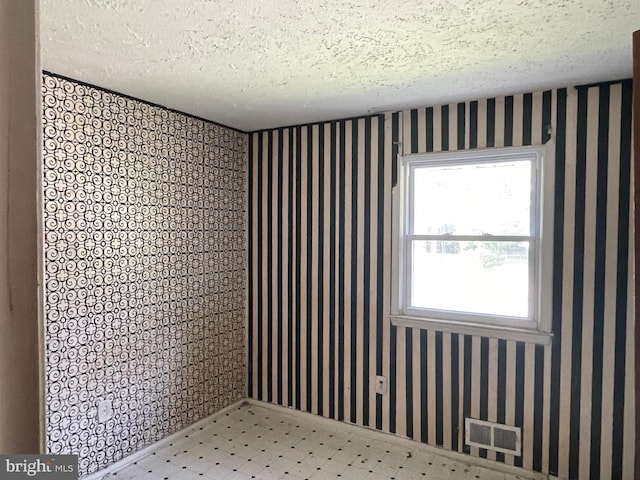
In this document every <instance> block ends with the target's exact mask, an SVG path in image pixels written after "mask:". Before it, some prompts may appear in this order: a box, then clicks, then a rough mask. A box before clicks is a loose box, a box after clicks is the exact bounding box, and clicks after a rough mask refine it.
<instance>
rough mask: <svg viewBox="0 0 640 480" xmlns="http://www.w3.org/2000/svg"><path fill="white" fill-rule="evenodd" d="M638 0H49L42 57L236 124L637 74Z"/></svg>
mask: <svg viewBox="0 0 640 480" xmlns="http://www.w3.org/2000/svg"><path fill="white" fill-rule="evenodd" d="M639 21H640V2H637V1H635V0H605V1H603V0H521V1H517V2H515V1H505V0H487V1H483V2H477V1H473V0H432V1H429V2H425V1H423V0H395V1H388V0H362V1H355V0H336V1H329V0H304V1H303V0H277V1H263V0H243V1H237V2H236V1H233V2H223V1H212V0H185V1H182V2H178V3H176V2H174V1H170V0H136V1H135V2H131V1H125V0H65V1H64V2H61V1H59V0H42V8H41V29H42V38H41V43H42V64H43V67H44V69H45V70H49V71H53V72H56V73H59V74H63V75H67V76H70V77H73V78H77V79H79V80H83V81H86V82H89V83H94V84H97V85H100V86H103V87H106V88H110V89H113V90H116V91H120V92H123V93H126V94H128V95H132V96H136V97H140V98H142V99H145V100H149V101H152V102H156V103H160V104H162V105H166V106H168V107H171V108H175V109H178V110H182V111H185V112H189V113H192V114H195V115H198V116H202V117H204V118H208V119H212V120H215V121H218V122H222V123H224V124H227V125H231V126H234V127H237V128H240V129H245V130H252V129H258V128H264V127H273V126H282V125H291V124H299V123H305V122H310V121H318V120H325V119H333V118H339V117H345V116H351V115H360V114H365V113H369V112H372V111H383V110H394V109H401V108H407V107H413V106H419V105H431V104H442V103H448V102H451V101H461V100H468V99H473V98H484V97H490V96H495V95H499V94H507V93H509V94H513V93H519V92H525V91H531V90H541V89H543V88H549V87H556V86H558V85H575V84H581V83H589V82H593V81H601V80H610V79H615V78H623V77H629V76H630V75H631V33H632V31H633V30H634V29H636V28H637V26H638V23H639Z"/></svg>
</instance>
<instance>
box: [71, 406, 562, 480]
mask: <svg viewBox="0 0 640 480" xmlns="http://www.w3.org/2000/svg"><path fill="white" fill-rule="evenodd" d="M247 403H248V404H250V405H255V406H258V407H264V408H268V409H271V410H273V411H277V412H278V413H284V414H287V415H290V416H292V417H297V418H300V419H304V420H306V421H313V422H316V423H318V424H324V425H330V426H336V425H340V426H341V427H342V428H347V429H350V430H352V431H353V432H357V433H358V434H359V435H366V436H369V437H370V438H371V439H378V440H380V438H381V437H382V438H384V439H385V440H387V441H392V442H395V443H400V444H403V445H404V446H405V447H406V448H407V449H410V450H414V451H423V452H425V453H431V454H435V455H440V456H442V457H447V458H451V459H452V460H454V461H456V462H459V463H463V464H466V465H470V466H476V467H483V468H487V469H490V470H495V471H497V472H502V473H508V474H511V475H516V476H519V477H521V478H527V479H531V480H558V478H557V477H554V476H552V475H547V474H544V473H539V472H533V471H531V470H525V469H524V468H520V467H514V466H511V465H506V464H504V463H500V462H493V461H491V460H487V459H484V458H478V457H472V456H471V455H465V454H462V453H459V452H453V451H451V450H445V449H443V448H438V447H432V446H430V445H426V444H424V443H420V442H417V441H415V440H412V439H410V438H407V437H403V436H400V435H396V434H392V433H386V432H381V431H380V430H376V429H373V428H370V427H364V426H361V425H355V424H353V423H348V422H340V421H338V420H334V419H332V418H327V417H322V416H320V415H315V414H313V413H308V412H303V411H300V410H296V409H293V408H288V407H283V406H282V405H276V404H273V403H268V402H262V401H259V400H254V399H247V398H245V399H241V400H238V401H237V402H235V403H233V404H232V405H229V406H228V407H225V408H223V409H222V410H220V411H218V412H216V413H214V414H213V415H210V416H208V417H206V418H203V419H202V420H198V421H197V422H196V423H194V424H192V425H189V426H188V427H185V428H183V429H182V430H180V431H178V432H175V433H173V434H171V435H169V436H168V437H165V438H163V439H162V440H160V441H158V442H156V443H154V444H152V445H149V446H148V447H145V448H143V449H142V450H138V451H137V452H135V453H132V454H131V455H129V456H127V457H125V458H123V459H122V460H119V461H117V462H115V463H113V464H111V465H109V466H108V467H106V468H104V469H102V470H99V471H97V472H95V473H90V474H88V475H86V476H84V477H82V480H102V479H104V477H105V476H107V475H111V474H112V473H113V472H116V471H118V470H122V469H123V468H125V467H127V466H129V465H131V464H132V463H133V462H136V461H138V460H139V459H141V458H142V457H144V456H146V455H148V454H150V453H152V452H153V451H156V450H158V449H160V448H162V447H164V446H166V445H169V444H170V443H171V442H173V441H174V440H177V439H179V438H181V437H183V436H184V435H185V434H186V433H188V432H189V431H192V430H194V429H196V428H200V427H201V426H203V425H205V424H208V423H211V421H212V420H215V419H216V418H218V417H221V416H223V415H225V414H226V413H228V412H229V411H230V410H233V409H236V408H238V407H239V406H241V405H243V404H247Z"/></svg>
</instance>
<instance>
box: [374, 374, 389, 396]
mask: <svg viewBox="0 0 640 480" xmlns="http://www.w3.org/2000/svg"><path fill="white" fill-rule="evenodd" d="M376 393H378V394H380V395H384V394H386V393H387V377H383V376H382V375H377V376H376Z"/></svg>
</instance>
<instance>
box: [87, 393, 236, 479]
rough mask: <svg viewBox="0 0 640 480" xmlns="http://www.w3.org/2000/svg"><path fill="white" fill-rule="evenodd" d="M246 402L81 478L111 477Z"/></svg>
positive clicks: (204, 419)
mask: <svg viewBox="0 0 640 480" xmlns="http://www.w3.org/2000/svg"><path fill="white" fill-rule="evenodd" d="M246 402H247V399H245V398H243V399H241V400H238V401H237V402H235V403H233V404H231V405H229V406H228V407H225V408H223V409H222V410H219V411H217V412H216V413H214V414H213V415H209V416H208V417H206V418H203V419H202V420H198V421H197V422H196V423H193V424H191V425H189V426H188V427H185V428H183V429H182V430H180V431H177V432H175V433H172V434H171V435H169V436H168V437H165V438H163V439H162V440H159V441H157V442H156V443H153V444H151V445H149V446H148V447H145V448H143V449H142V450H138V451H137V452H135V453H132V454H131V455H129V456H127V457H125V458H123V459H122V460H118V461H117V462H116V463H112V464H111V465H109V466H108V467H106V468H103V469H102V470H98V471H97V472H95V473H90V474H88V475H85V476H84V477H82V480H101V479H103V478H104V477H105V476H106V475H111V474H112V473H113V472H117V471H118V470H122V469H123V468H125V467H128V466H129V465H131V464H132V463H133V462H136V461H138V460H140V459H141V458H142V457H144V456H145V455H148V454H149V453H152V452H153V451H155V450H158V449H160V448H162V447H164V446H166V445H169V444H170V443H171V442H173V441H174V440H178V439H179V438H181V437H183V436H184V435H185V434H186V433H188V432H189V431H191V430H194V429H197V428H200V427H201V426H204V425H206V424H208V423H211V422H212V421H213V420H215V419H216V418H218V417H221V416H223V415H225V414H226V413H227V412H229V411H230V410H233V409H236V408H238V407H239V406H240V405H243V404H244V403H246Z"/></svg>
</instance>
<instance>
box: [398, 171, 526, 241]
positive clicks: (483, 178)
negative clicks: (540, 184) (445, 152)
mask: <svg viewBox="0 0 640 480" xmlns="http://www.w3.org/2000/svg"><path fill="white" fill-rule="evenodd" d="M414 181H415V184H414V188H413V193H412V194H413V201H414V203H413V205H414V212H413V215H414V224H413V232H410V233H414V234H418V235H437V234H441V233H450V234H454V235H482V234H491V235H531V228H530V223H531V222H530V207H531V205H530V204H531V162H530V161H529V160H524V161H523V160H519V161H511V162H492V163H478V164H472V165H464V164H457V165H451V166H437V167H416V169H415V171H414Z"/></svg>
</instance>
